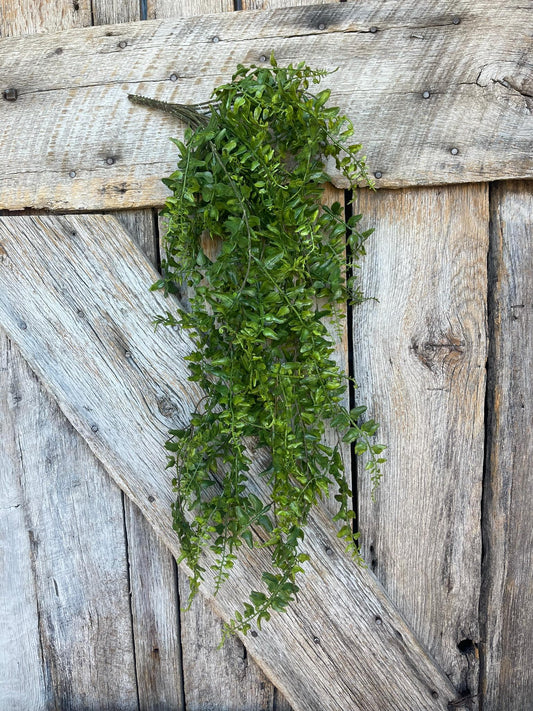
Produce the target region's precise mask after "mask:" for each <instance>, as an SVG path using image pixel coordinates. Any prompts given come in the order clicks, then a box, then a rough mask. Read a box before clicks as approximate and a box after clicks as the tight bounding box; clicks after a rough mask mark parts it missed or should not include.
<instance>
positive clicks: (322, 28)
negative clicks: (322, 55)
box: [318, 22, 326, 30]
mask: <svg viewBox="0 0 533 711" xmlns="http://www.w3.org/2000/svg"><path fill="white" fill-rule="evenodd" d="M318 29H319V30H325V29H326V25H325V24H324V23H323V22H321V23H320V24H319V26H318Z"/></svg>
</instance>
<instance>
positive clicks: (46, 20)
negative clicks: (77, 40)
mask: <svg viewBox="0 0 533 711" xmlns="http://www.w3.org/2000/svg"><path fill="white" fill-rule="evenodd" d="M90 24H91V0H54V2H45V1H43V0H2V2H1V3H0V37H14V36H16V35H32V34H34V33H36V32H56V31H57V30H68V29H71V28H72V27H89V26H90Z"/></svg>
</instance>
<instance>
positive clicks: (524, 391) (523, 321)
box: [481, 182, 533, 711]
mask: <svg viewBox="0 0 533 711" xmlns="http://www.w3.org/2000/svg"><path fill="white" fill-rule="evenodd" d="M532 214H533V185H532V184H531V183H530V182H529V183H528V182H523V183H514V182H513V183H502V184H500V185H496V186H493V188H492V192H491V262H490V267H489V269H490V272H489V273H490V277H491V281H490V283H491V287H492V288H491V292H490V297H489V298H490V301H489V309H490V310H489V314H490V325H491V330H492V333H493V340H492V345H491V352H490V357H489V365H488V380H489V400H488V408H487V409H488V414H489V417H488V433H489V434H488V452H487V479H486V490H485V499H484V510H483V521H484V543H485V560H484V583H485V585H484V591H483V592H484V594H483V601H482V608H481V610H482V619H483V640H484V644H483V647H482V652H483V654H482V659H483V670H482V687H483V692H484V701H483V709H484V711H499V709H506V711H519V710H521V709H526V708H530V706H531V699H532V698H533V676H532V673H531V670H532V668H533V646H532V644H531V620H532V619H533V595H532V591H533V534H532V527H531V501H532V498H533V480H532V478H531V462H532V461H533V433H532V428H531V423H532V421H533V413H532V403H533V387H532V381H531V373H532V372H533V343H532V339H531V331H532V326H533V250H532V247H531V215H532Z"/></svg>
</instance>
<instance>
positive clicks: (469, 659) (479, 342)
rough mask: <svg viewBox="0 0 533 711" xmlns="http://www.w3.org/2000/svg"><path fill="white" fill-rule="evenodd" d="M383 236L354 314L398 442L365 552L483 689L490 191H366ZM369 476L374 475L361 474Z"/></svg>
mask: <svg viewBox="0 0 533 711" xmlns="http://www.w3.org/2000/svg"><path fill="white" fill-rule="evenodd" d="M357 211H358V212H361V213H362V214H363V215H364V224H365V226H373V225H375V227H376V232H375V233H374V234H373V235H372V237H371V238H370V240H369V243H368V255H367V257H366V258H365V260H364V261H363V267H362V287H363V291H364V292H365V293H366V294H367V295H369V296H372V297H376V299H377V301H367V302H365V304H363V305H362V306H361V307H358V308H356V309H354V327H353V328H354V343H355V350H354V371H355V378H356V380H357V381H358V383H359V386H360V387H359V390H358V394H359V396H360V397H361V399H362V401H363V402H369V403H371V404H372V412H371V416H373V417H375V419H376V420H378V421H380V422H382V423H383V424H382V430H381V432H380V434H379V439H380V441H383V442H385V443H386V444H387V445H388V449H387V450H386V453H385V456H387V459H388V462H387V464H386V465H385V466H384V479H383V482H382V485H381V487H380V489H379V490H378V492H377V493H376V502H375V503H372V501H371V500H370V497H369V495H368V492H369V486H370V485H369V482H368V478H367V477H366V476H365V472H364V471H362V472H361V473H360V476H359V482H360V484H359V492H360V499H359V507H360V529H361V531H362V540H363V550H364V553H365V557H366V560H368V561H369V562H370V566H371V568H372V570H374V572H375V573H376V575H377V577H378V578H379V580H380V581H381V582H382V583H383V585H384V587H385V589H386V590H387V592H388V593H389V594H390V596H391V598H392V599H393V600H394V602H395V603H396V605H397V606H398V608H399V609H400V610H401V611H402V613H403V614H404V615H405V617H406V619H407V620H409V622H410V623H411V624H412V626H413V628H414V629H415V630H416V632H417V634H418V636H419V638H420V639H421V640H422V641H423V643H424V644H425V645H426V646H427V648H428V649H429V650H430V651H431V653H432V654H433V655H434V658H435V659H436V660H437V661H438V663H439V664H440V665H441V666H442V668H443V669H444V670H445V671H446V673H447V675H448V676H449V677H450V679H451V680H452V681H453V683H454V684H455V686H456V687H457V688H458V689H459V690H460V691H461V692H463V693H465V694H467V693H468V694H476V693H477V688H476V687H477V677H478V671H479V667H478V655H477V651H476V649H475V647H472V648H471V649H469V650H468V653H467V654H462V653H461V651H460V650H459V649H458V647H457V644H458V643H459V642H462V641H463V640H465V639H470V640H472V641H473V642H474V643H476V644H477V643H478V642H479V639H480V637H479V628H478V626H479V623H478V607H479V592H480V575H481V528H480V511H481V490H482V478H483V456H484V397H485V361H486V350H487V333H486V323H485V320H486V294H487V273H486V263H487V251H488V190H487V186H486V185H476V186H452V187H447V188H442V189H439V190H437V189H416V190H404V191H401V192H389V191H380V192H379V193H377V194H369V193H368V192H365V193H361V194H360V196H359V199H358V203H357ZM361 469H362V467H361Z"/></svg>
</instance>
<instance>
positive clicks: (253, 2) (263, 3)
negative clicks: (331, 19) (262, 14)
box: [242, 0, 343, 10]
mask: <svg viewBox="0 0 533 711" xmlns="http://www.w3.org/2000/svg"><path fill="white" fill-rule="evenodd" d="M332 1H333V2H334V1H335V0H313V2H308V1H307V0H242V9H243V10H276V9H277V8H278V7H302V6H303V5H327V4H328V3H331V2H332ZM338 1H339V2H342V1H343V0H338Z"/></svg>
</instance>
